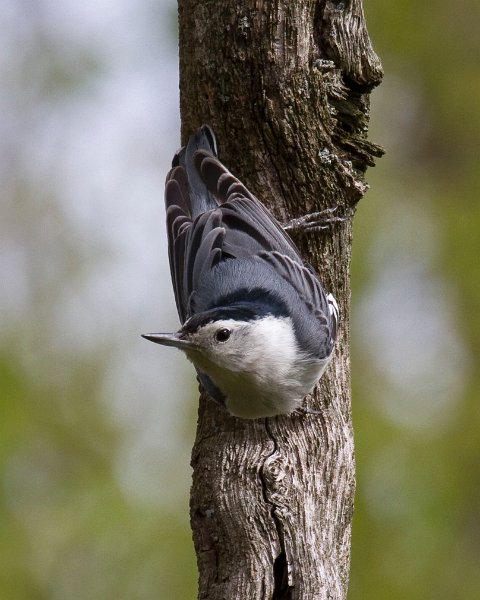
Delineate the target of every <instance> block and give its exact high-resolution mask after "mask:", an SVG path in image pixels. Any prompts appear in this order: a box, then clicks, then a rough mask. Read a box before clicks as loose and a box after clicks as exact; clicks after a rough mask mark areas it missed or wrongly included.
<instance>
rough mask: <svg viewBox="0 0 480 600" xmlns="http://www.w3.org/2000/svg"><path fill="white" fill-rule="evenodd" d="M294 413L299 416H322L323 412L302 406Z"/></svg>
mask: <svg viewBox="0 0 480 600" xmlns="http://www.w3.org/2000/svg"><path fill="white" fill-rule="evenodd" d="M293 412H294V413H296V414H297V415H302V416H305V415H321V414H322V411H320V410H315V409H314V408H308V406H300V407H299V408H296V409H295V410H294V411H293Z"/></svg>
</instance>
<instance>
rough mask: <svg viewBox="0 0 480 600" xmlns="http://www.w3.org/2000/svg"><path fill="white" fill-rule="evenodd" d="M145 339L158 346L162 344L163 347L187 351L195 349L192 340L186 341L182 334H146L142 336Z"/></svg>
mask: <svg viewBox="0 0 480 600" xmlns="http://www.w3.org/2000/svg"><path fill="white" fill-rule="evenodd" d="M142 337H143V338H145V339H146V340H149V341H150V342H155V343H156V344H162V346H173V347H174V348H179V349H180V350H187V349H188V348H193V347H194V346H195V344H193V343H192V342H191V341H190V340H186V339H185V338H184V337H182V334H181V333H178V332H177V333H146V334H145V335H142Z"/></svg>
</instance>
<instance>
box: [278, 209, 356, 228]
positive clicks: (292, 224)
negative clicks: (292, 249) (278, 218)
mask: <svg viewBox="0 0 480 600" xmlns="http://www.w3.org/2000/svg"><path fill="white" fill-rule="evenodd" d="M337 210H338V205H337V206H334V207H333V208H326V209H325V210H321V211H319V212H314V213H309V214H308V215H304V216H303V217H298V218H297V219H291V220H290V221H288V222H287V223H285V224H284V225H283V229H284V230H285V231H287V232H288V233H298V232H302V233H306V232H309V233H310V232H315V231H322V230H323V229H328V228H329V227H330V226H331V225H333V224H334V223H343V222H344V221H346V220H347V218H346V217H336V216H332V215H333V214H334V213H336V212H337Z"/></svg>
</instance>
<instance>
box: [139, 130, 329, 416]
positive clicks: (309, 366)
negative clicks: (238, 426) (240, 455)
mask: <svg viewBox="0 0 480 600" xmlns="http://www.w3.org/2000/svg"><path fill="white" fill-rule="evenodd" d="M165 207H166V223H167V237H168V255H169V263H170V273H171V279H172V285H173V290H174V295H175V301H176V305H177V310H178V315H179V318H180V322H181V327H180V329H179V330H178V331H176V332H175V333H151V334H144V335H143V337H144V338H146V339H147V340H150V341H152V342H155V343H157V344H162V345H164V346H173V347H174V348H177V349H179V350H181V351H183V352H184V354H185V355H186V357H187V359H188V360H189V361H190V362H192V363H193V365H194V367H195V369H196V371H197V377H198V380H199V382H200V384H201V386H202V387H203V388H204V390H205V391H206V392H207V393H208V395H209V396H210V397H212V398H213V400H216V401H217V402H218V403H220V404H222V405H223V406H224V407H225V408H226V409H227V411H228V412H229V413H230V414H231V415H233V416H235V417H239V418H243V419H259V418H264V417H274V416H277V415H289V414H291V413H294V412H309V411H308V409H305V408H303V401H304V398H305V396H306V395H307V394H309V393H310V392H311V391H312V390H313V388H314V387H315V385H316V384H317V382H318V381H319V379H320V377H321V376H322V374H323V372H324V370H325V368H326V366H327V365H328V363H329V361H330V360H331V358H332V355H333V352H334V344H335V339H336V336H337V330H338V325H339V309H338V304H337V302H336V300H335V298H334V297H333V295H332V294H327V293H326V291H325V290H324V288H323V287H322V285H321V283H320V281H319V278H318V276H317V274H316V273H315V271H314V270H313V268H312V267H311V266H310V265H308V264H307V263H306V262H304V261H303V259H302V257H301V255H300V252H299V250H298V248H297V247H296V245H295V244H294V242H293V241H292V239H291V238H290V237H289V236H288V234H287V233H286V232H285V230H284V228H283V227H282V225H281V224H280V223H279V221H277V220H276V219H275V218H274V217H273V215H272V214H270V212H269V211H267V209H266V208H265V206H264V205H263V204H262V203H261V202H260V200H258V199H257V198H256V197H255V196H254V195H253V194H252V193H251V192H250V191H249V190H248V189H247V188H246V187H245V186H244V185H243V184H242V183H241V182H240V181H239V180H238V179H237V178H236V177H235V176H234V175H232V173H231V172H230V171H229V170H228V169H227V168H226V167H225V166H224V165H223V164H222V162H220V160H219V158H218V150H217V140H216V137H215V134H214V132H213V129H212V128H211V127H210V126H208V125H203V126H202V127H201V128H200V129H198V130H197V131H196V132H195V133H193V134H192V135H191V136H190V138H189V139H188V142H187V144H186V146H184V147H182V148H181V149H180V150H179V151H178V152H177V153H176V154H175V156H174V158H173V161H172V168H171V170H170V171H169V173H168V175H167V178H166V184H165ZM313 412H315V411H313Z"/></svg>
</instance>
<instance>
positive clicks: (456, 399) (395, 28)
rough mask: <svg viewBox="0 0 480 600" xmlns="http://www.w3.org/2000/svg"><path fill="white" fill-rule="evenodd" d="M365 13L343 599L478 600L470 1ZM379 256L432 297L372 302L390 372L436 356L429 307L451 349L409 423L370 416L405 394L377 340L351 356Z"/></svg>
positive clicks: (479, 432) (372, 5) (477, 273)
mask: <svg viewBox="0 0 480 600" xmlns="http://www.w3.org/2000/svg"><path fill="white" fill-rule="evenodd" d="M364 4H365V10H366V15H367V22H368V26H369V32H370V35H371V38H372V40H373V44H374V47H375V49H376V51H377V53H378V54H379V55H380V57H381V59H382V62H383V66H384V70H385V81H384V83H383V84H382V86H381V87H380V88H379V89H378V90H376V91H375V92H374V93H373V101H372V127H371V132H370V137H371V138H372V139H373V140H374V141H376V142H379V143H381V144H383V145H385V146H386V149H387V154H386V156H385V157H384V158H383V159H382V160H381V161H380V162H379V164H378V166H377V168H376V169H373V170H370V171H369V173H368V174H367V177H368V180H369V182H370V184H371V191H370V192H369V193H368V194H367V196H366V198H365V199H364V201H362V203H361V204H360V206H359V210H358V213H357V217H356V223H355V234H356V236H355V243H354V253H353V270H352V275H353V289H352V292H353V323H354V329H353V336H352V337H353V372H352V379H353V417H354V425H355V432H356V456H357V473H358V485H357V495H356V510H355V516H354V529H353V547H352V576H351V585H350V593H349V598H350V599H351V600H354V599H357V598H358V599H360V598H379V599H380V598H389V599H391V600H395V599H397V598H398V599H399V600H400V599H403V598H410V599H412V600H415V599H418V600H420V599H421V600H425V599H427V598H432V599H433V598H435V599H440V598H445V599H447V598H462V599H463V600H465V599H468V600H469V599H471V600H474V599H475V598H478V597H480V570H479V569H478V564H479V560H480V509H479V506H480V463H479V456H480V413H479V411H478V397H479V391H480V390H479V387H480V370H479V369H478V355H479V350H480V348H479V344H480V326H479V317H478V311H477V310H476V307H478V306H479V305H480V260H479V257H480V236H479V235H478V228H479V227H480V205H479V203H478V198H479V196H480V178H479V176H478V174H479V169H478V152H477V146H478V140H479V133H480V113H479V111H478V108H477V107H478V106H479V105H480V68H479V67H480V64H479V57H480V53H479V43H480V42H479V37H478V35H477V32H476V25H475V23H478V20H479V17H480V7H479V5H478V3H477V2H475V1H473V0H471V1H469V0H465V1H464V2H461V3H456V4H452V3H450V2H447V1H446V0H442V1H440V2H437V3H435V7H433V6H432V5H430V4H419V3H417V2H413V1H410V0H402V1H401V2H395V3H382V2H373V1H369V0H366V2H365V3H364ZM408 229H410V231H408ZM392 240H394V242H392ZM392 245H393V246H394V250H393V251H392V249H391V247H392ZM389 248H390V249H389ZM382 252H386V253H387V255H388V258H386V259H385V261H384V264H383V266H382V269H384V270H385V271H387V273H388V271H389V270H393V271H394V273H398V272H401V271H400V270H399V269H396V267H397V265H398V263H399V262H401V261H402V258H403V259H404V260H405V259H407V260H406V262H407V263H408V264H409V267H408V268H410V269H417V270H418V271H419V273H420V275H421V277H422V279H423V281H427V282H429V284H431V283H432V282H433V283H434V284H435V288H436V290H437V294H436V295H435V294H434V295H432V296H431V298H430V300H431V301H430V302H427V303H423V304H422V303H420V304H417V305H415V303H413V306H418V311H416V312H412V311H411V307H412V302H410V301H409V300H410V296H411V295H413V294H415V293H416V291H415V289H413V286H412V287H409V286H408V285H405V286H402V287H399V288H398V293H399V296H400V300H399V301H398V304H399V308H400V311H397V309H396V308H394V309H393V310H392V306H390V305H388V304H384V305H383V306H382V304H381V303H380V304H379V303H377V304H375V305H374V308H375V309H377V310H378V311H379V312H378V313H375V315H372V319H380V320H382V319H385V320H386V321H387V323H389V326H390V327H393V328H394V329H395V332H396V333H397V334H398V335H400V336H402V338H403V340H402V339H398V340H397V343H398V344H399V346H401V347H402V348H403V349H404V350H405V355H406V356H410V358H409V359H408V358H405V357H402V356H400V357H399V363H400V362H401V361H402V360H406V361H407V362H408V360H411V361H417V363H421V362H422V361H428V360H431V357H433V356H434V355H435V353H436V352H437V351H438V347H436V346H433V347H432V346H430V344H429V343H428V337H427V336H426V335H422V334H424V328H423V323H424V322H425V321H426V320H429V319H430V318H431V314H432V313H433V312H435V310H436V308H435V305H436V304H437V303H438V302H441V303H444V304H445V305H446V306H447V307H448V313H447V314H445V315H444V318H440V319H438V320H437V323H436V330H437V339H439V340H440V342H439V343H444V342H442V341H441V340H442V336H443V337H445V336H444V334H445V331H446V330H450V331H451V333H450V337H449V338H448V339H449V340H450V342H448V341H447V343H446V347H445V352H444V357H443V359H442V360H440V359H437V360H432V362H433V368H432V369H431V370H430V371H429V376H428V375H427V373H424V375H423V377H422V378H421V379H419V380H415V381H414V382H413V383H414V385H415V386H416V389H411V390H410V394H411V396H412V397H414V398H416V402H415V404H413V403H410V406H409V413H410V417H411V418H410V419H409V421H408V424H405V423H402V422H399V421H398V420H396V419H391V418H388V417H389V413H388V412H386V411H385V405H387V404H388V403H389V401H390V402H392V403H393V402H396V403H398V404H401V403H402V402H406V399H405V398H402V397H396V395H395V391H394V388H395V384H394V383H391V382H389V381H388V377H385V373H384V372H382V370H381V369H379V368H378V364H376V363H378V359H377V360H376V359H375V351H379V352H381V351H382V346H381V345H380V346H379V347H377V348H376V349H375V348H372V349H370V351H368V356H367V357H366V356H365V348H366V347H367V348H368V347H369V344H371V343H372V342H371V340H370V339H369V338H370V337H371V336H372V333H371V331H368V330H366V329H367V328H366V327H363V325H362V323H361V321H362V320H363V319H365V318H366V313H367V312H368V306H367V305H366V303H365V302H363V306H359V305H362V296H363V295H366V296H367V298H371V294H370V292H369V290H371V289H372V288H374V289H375V288H378V286H379V281H381V280H382V275H380V274H379V272H378V263H379V262H380V263H382V259H381V258H380V259H379V255H381V254H382ZM387 277H388V275H387ZM408 281H411V279H410V280H409V279H408V278H407V282H408ZM402 311H403V312H407V314H406V315H405V314H403V315H402V314H401V312H402ZM398 313H400V314H398ZM396 318H397V319H398V321H399V322H400V323H401V324H402V325H403V329H402V328H398V327H396V326H395V325H396V324H395V319H396ZM414 329H417V330H418V331H419V332H420V333H419V335H415V334H414V333H413V330H414ZM452 340H454V343H452ZM377 341H378V340H377ZM409 341H410V342H411V345H410V346H409V345H408V342H409ZM406 342H407V343H406ZM394 343H395V340H394ZM407 366H408V365H407ZM411 370H412V368H411V366H410V368H407V369H405V378H410V373H411ZM449 373H450V375H449V376H446V374H449ZM456 373H457V374H458V381H457V382H456V383H455V384H454V385H450V384H449V382H451V381H452V380H454V379H455V377H456ZM435 381H436V382H440V383H441V384H442V385H443V389H442V386H439V387H438V388H437V386H436V385H435ZM412 388H413V385H412ZM405 389H408V382H407V384H406V387H405ZM432 389H434V390H436V391H435V393H432ZM442 392H444V393H445V397H444V398H443V399H442ZM425 406H431V410H429V412H427V415H428V414H429V418H426V414H425V410H426V409H425ZM442 413H444V414H443V416H442Z"/></svg>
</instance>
